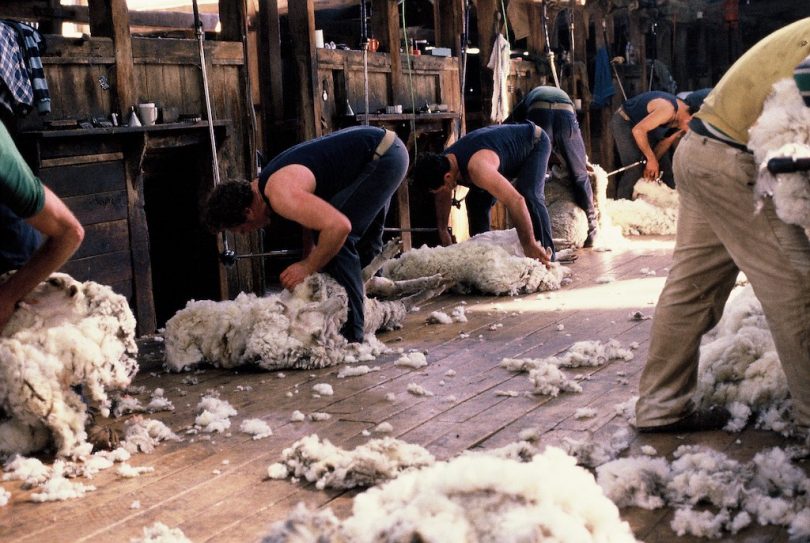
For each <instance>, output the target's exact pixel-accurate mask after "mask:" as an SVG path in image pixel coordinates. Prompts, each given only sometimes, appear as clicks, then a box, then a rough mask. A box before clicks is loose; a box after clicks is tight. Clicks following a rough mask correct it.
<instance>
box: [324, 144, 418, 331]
mask: <svg viewBox="0 0 810 543" xmlns="http://www.w3.org/2000/svg"><path fill="white" fill-rule="evenodd" d="M408 161H409V159H408V151H407V149H405V145H404V144H403V143H402V141H401V140H400V139H399V138H395V139H394V142H393V143H392V144H391V147H389V148H388V150H387V151H386V152H385V153H383V154H382V156H381V157H380V158H379V159H377V160H372V161H371V162H369V163H368V165H367V166H366V168H365V169H364V170H363V172H362V173H361V174H360V176H358V178H357V179H356V180H355V181H354V183H352V184H351V185H349V186H348V187H346V188H344V189H343V190H341V191H340V192H338V193H337V194H335V195H334V196H333V197H332V199H331V200H329V203H330V204H331V205H332V206H334V207H335V208H336V209H338V210H339V211H340V212H341V213H343V214H344V215H346V217H347V218H348V219H349V221H351V223H352V230H351V232H350V233H349V237H348V238H347V239H346V242H345V243H344V244H343V247H342V248H341V249H340V251H339V252H338V254H337V255H335V257H334V258H333V259H332V260H330V261H329V263H328V264H327V265H326V267H325V268H324V270H323V271H325V272H326V273H328V274H329V275H331V276H332V277H334V278H335V280H336V281H337V282H338V283H340V285H341V286H343V288H345V289H346V294H348V296H349V316H348V320H347V322H346V325H345V326H344V327H343V330H341V332H342V333H343V335H344V336H345V337H346V339H348V340H349V341H363V326H364V324H365V319H364V315H363V302H364V299H365V289H364V286H363V273H362V271H363V267H364V266H366V265H368V264H369V262H371V260H372V259H373V258H374V257H375V256H376V255H378V254H379V253H380V251H381V250H382V246H383V227H384V226H385V216H386V214H387V213H388V207H389V204H390V202H391V197H392V196H393V195H394V193H395V192H396V191H397V189H398V188H399V185H400V183H402V180H403V179H404V178H405V173H406V172H407V170H408Z"/></svg>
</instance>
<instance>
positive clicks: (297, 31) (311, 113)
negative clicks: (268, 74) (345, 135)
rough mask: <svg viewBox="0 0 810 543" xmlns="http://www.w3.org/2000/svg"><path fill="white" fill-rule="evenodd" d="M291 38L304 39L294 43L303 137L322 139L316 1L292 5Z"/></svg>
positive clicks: (289, 14)
mask: <svg viewBox="0 0 810 543" xmlns="http://www.w3.org/2000/svg"><path fill="white" fill-rule="evenodd" d="M287 6H288V10H289V11H288V19H289V22H290V34H292V35H293V36H296V37H300V38H301V39H295V40H294V41H293V57H294V59H295V67H296V72H297V76H298V88H299V93H298V107H299V113H300V115H299V118H300V119H301V123H300V125H299V136H300V139H301V140H310V139H312V138H315V137H318V136H320V135H321V132H322V131H321V123H320V120H321V104H320V101H319V100H316V97H315V95H316V94H317V85H318V78H317V77H316V73H317V67H318V61H317V57H316V55H317V50H316V48H315V0H296V1H294V2H289V3H288V4H287Z"/></svg>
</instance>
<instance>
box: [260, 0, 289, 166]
mask: <svg viewBox="0 0 810 543" xmlns="http://www.w3.org/2000/svg"><path fill="white" fill-rule="evenodd" d="M278 4H279V0H259V31H258V39H257V41H258V44H259V59H260V61H259V88H260V89H261V90H260V93H261V104H262V126H263V128H264V141H263V143H264V146H263V148H264V150H265V151H266V152H267V151H269V150H270V149H272V148H273V143H272V142H273V137H272V133H271V129H272V127H273V126H275V124H276V123H278V122H280V121H282V120H283V119H284V85H283V77H282V72H283V67H282V62H281V26H280V25H279V9H278Z"/></svg>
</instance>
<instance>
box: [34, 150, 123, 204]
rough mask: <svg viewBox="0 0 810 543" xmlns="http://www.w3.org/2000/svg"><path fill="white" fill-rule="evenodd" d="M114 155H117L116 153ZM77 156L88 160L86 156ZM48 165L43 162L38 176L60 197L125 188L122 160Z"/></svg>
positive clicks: (121, 156)
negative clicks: (56, 165) (73, 164)
mask: <svg viewBox="0 0 810 543" xmlns="http://www.w3.org/2000/svg"><path fill="white" fill-rule="evenodd" d="M114 156H116V157H119V155H118V154H116V155H114ZM77 158H81V159H82V160H88V158H87V157H77ZM120 158H123V154H121V155H120ZM49 166H50V164H49V163H47V162H43V168H42V169H41V170H40V171H39V176H40V178H41V179H42V181H43V182H44V183H46V184H47V185H48V186H49V187H50V188H51V189H52V190H53V191H54V192H55V193H56V194H58V195H59V196H60V197H62V198H67V197H70V196H82V195H89V194H94V193H98V192H112V191H118V190H124V189H125V188H126V186H125V184H124V183H125V180H124V166H123V161H115V162H107V161H105V162H93V163H88V162H85V163H83V164H79V165H75V166H70V167H64V166H66V165H63V167H49Z"/></svg>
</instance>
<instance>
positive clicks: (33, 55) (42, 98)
mask: <svg viewBox="0 0 810 543" xmlns="http://www.w3.org/2000/svg"><path fill="white" fill-rule="evenodd" d="M2 22H3V23H5V24H7V25H9V26H11V27H13V28H14V29H15V30H16V31H17V43H18V45H19V47H20V50H21V51H22V54H23V60H24V61H25V66H26V68H27V69H28V78H29V79H30V80H31V87H32V89H33V93H34V104H36V106H37V111H39V114H40V115H44V114H46V113H50V112H51V95H50V93H49V91H48V81H47V80H46V79H45V68H44V67H43V66H42V58H41V57H40V55H41V54H42V53H44V52H45V40H43V39H42V35H41V34H40V33H39V32H38V31H37V30H36V29H34V28H33V27H31V26H30V25H27V24H25V23H21V22H19V21H11V20H4V21H2Z"/></svg>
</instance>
